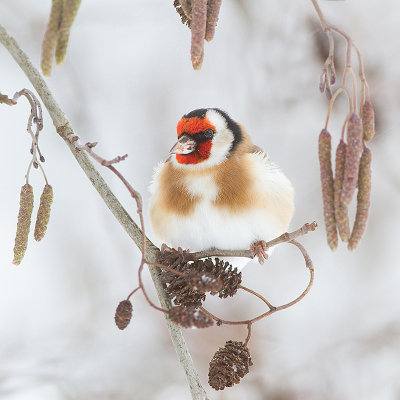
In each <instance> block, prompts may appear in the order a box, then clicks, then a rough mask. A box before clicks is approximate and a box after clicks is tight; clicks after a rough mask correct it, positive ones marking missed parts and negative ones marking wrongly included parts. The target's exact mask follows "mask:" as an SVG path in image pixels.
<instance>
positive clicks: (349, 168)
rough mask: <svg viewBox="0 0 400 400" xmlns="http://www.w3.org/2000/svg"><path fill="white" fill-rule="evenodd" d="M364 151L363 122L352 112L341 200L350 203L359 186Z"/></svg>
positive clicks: (348, 127) (348, 130) (348, 128)
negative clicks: (360, 166) (359, 170)
mask: <svg viewBox="0 0 400 400" xmlns="http://www.w3.org/2000/svg"><path fill="white" fill-rule="evenodd" d="M362 152H363V124H362V121H361V118H360V117H359V116H358V115H357V114H356V113H353V114H351V116H350V118H349V121H348V124H347V149H346V162H345V165H344V178H343V186H342V195H341V200H342V202H343V203H346V204H347V205H349V204H350V203H351V199H352V198H353V195H354V192H355V191H356V188H357V179H358V168H359V165H360V158H361V154H362Z"/></svg>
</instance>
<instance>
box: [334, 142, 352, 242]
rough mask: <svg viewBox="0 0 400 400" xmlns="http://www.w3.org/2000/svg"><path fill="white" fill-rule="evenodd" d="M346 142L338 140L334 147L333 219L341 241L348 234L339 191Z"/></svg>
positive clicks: (347, 225) (346, 213)
mask: <svg viewBox="0 0 400 400" xmlns="http://www.w3.org/2000/svg"><path fill="white" fill-rule="evenodd" d="M346 147H347V145H346V143H345V142H344V141H343V140H340V142H339V145H338V147H337V149H336V161H335V165H336V166H335V180H334V182H333V190H334V196H335V221H336V227H337V230H338V231H339V236H340V238H341V239H342V241H343V242H347V241H348V240H349V236H350V225H349V214H348V207H347V204H345V203H342V201H341V193H342V184H343V178H344V163H345V161H346Z"/></svg>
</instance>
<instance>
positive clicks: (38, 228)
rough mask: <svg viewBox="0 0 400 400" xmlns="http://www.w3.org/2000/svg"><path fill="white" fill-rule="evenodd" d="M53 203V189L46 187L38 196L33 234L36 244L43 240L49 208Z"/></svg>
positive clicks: (49, 186)
mask: <svg viewBox="0 0 400 400" xmlns="http://www.w3.org/2000/svg"><path fill="white" fill-rule="evenodd" d="M51 203H53V188H52V186H51V185H46V186H45V187H44V189H43V192H42V195H41V196H40V204H39V210H38V213H37V217H36V224H35V232H34V235H33V237H34V238H35V240H36V241H37V242H40V241H41V240H42V239H43V236H44V234H45V233H46V230H47V225H48V223H49V219H50V208H51Z"/></svg>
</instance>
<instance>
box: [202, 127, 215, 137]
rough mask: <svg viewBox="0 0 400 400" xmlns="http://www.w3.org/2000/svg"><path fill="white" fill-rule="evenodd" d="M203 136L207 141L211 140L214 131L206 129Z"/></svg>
mask: <svg viewBox="0 0 400 400" xmlns="http://www.w3.org/2000/svg"><path fill="white" fill-rule="evenodd" d="M204 136H205V137H206V138H208V139H211V138H212V137H213V136H214V131H213V130H212V129H207V130H206V131H204Z"/></svg>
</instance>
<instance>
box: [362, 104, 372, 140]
mask: <svg viewBox="0 0 400 400" xmlns="http://www.w3.org/2000/svg"><path fill="white" fill-rule="evenodd" d="M361 116H362V122H363V130H364V140H365V141H366V142H369V141H370V140H371V139H372V138H373V137H374V135H375V114H374V109H373V108H372V103H371V102H370V101H366V102H365V103H364V104H363V107H362V112H361Z"/></svg>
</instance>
